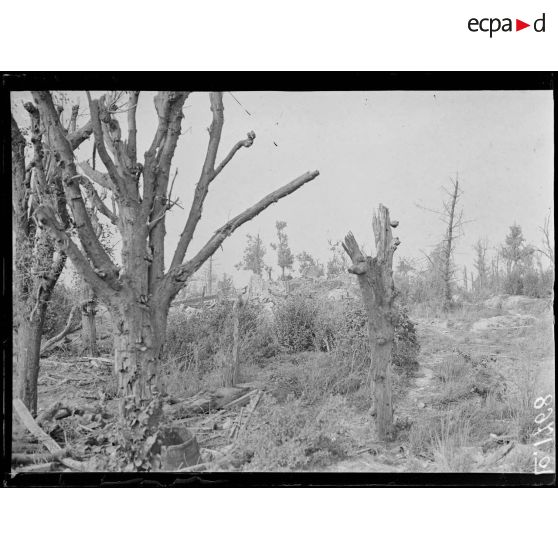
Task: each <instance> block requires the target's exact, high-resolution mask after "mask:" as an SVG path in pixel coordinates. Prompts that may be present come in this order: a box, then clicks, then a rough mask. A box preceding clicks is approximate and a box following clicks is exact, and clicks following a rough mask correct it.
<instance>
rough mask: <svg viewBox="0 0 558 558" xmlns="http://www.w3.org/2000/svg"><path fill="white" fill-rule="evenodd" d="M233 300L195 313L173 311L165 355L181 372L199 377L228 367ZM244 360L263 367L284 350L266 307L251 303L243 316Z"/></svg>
mask: <svg viewBox="0 0 558 558" xmlns="http://www.w3.org/2000/svg"><path fill="white" fill-rule="evenodd" d="M232 307H233V303H232V302H231V301H221V302H219V303H217V304H215V306H213V307H211V308H206V309H203V310H202V311H200V312H198V313H194V314H190V315H188V314H186V313H185V312H180V311H176V312H172V313H171V314H170V316H169V320H168V324H167V342H166V345H165V355H166V360H167V362H171V363H173V365H172V368H173V369H174V370H175V371H176V370H178V372H181V373H183V372H186V371H188V370H191V371H193V372H195V374H196V375H197V376H198V378H199V377H201V376H203V375H204V374H208V373H210V372H213V371H216V370H218V369H220V368H222V366H223V365H224V362H225V361H227V360H228V358H229V357H230V354H231V352H232V317H233V314H232ZM239 330H240V339H241V345H240V359H241V362H243V363H245V364H246V363H256V364H261V363H262V362H263V361H264V360H265V359H267V358H270V357H272V356H274V355H275V354H277V352H278V351H279V350H280V348H279V345H278V342H277V340H276V338H275V336H274V334H273V328H272V327H271V325H270V323H269V320H267V319H266V317H265V314H264V313H263V312H262V308H261V307H260V306H259V305H258V304H256V303H254V302H250V303H248V304H246V305H244V306H243V307H242V309H241V310H240V316H239Z"/></svg>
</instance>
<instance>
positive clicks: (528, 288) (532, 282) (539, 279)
mask: <svg viewBox="0 0 558 558" xmlns="http://www.w3.org/2000/svg"><path fill="white" fill-rule="evenodd" d="M553 287H554V273H553V272H552V270H546V271H544V272H543V273H536V272H535V271H529V272H528V273H526V274H525V276H524V277H523V294H524V295H526V296H532V297H535V298H547V297H549V296H551V295H552V291H553Z"/></svg>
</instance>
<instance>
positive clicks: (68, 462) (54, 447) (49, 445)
mask: <svg viewBox="0 0 558 558" xmlns="http://www.w3.org/2000/svg"><path fill="white" fill-rule="evenodd" d="M13 405H14V410H15V411H16V413H17V416H18V417H19V420H20V421H21V423H22V424H23V426H25V428H27V430H29V432H30V433H31V434H33V436H35V438H36V439H37V440H38V441H39V442H41V443H42V444H43V445H44V446H45V447H46V449H47V450H48V451H49V452H50V453H52V455H53V457H54V458H55V459H56V460H57V461H60V463H62V464H63V465H65V466H66V467H69V468H70V469H74V470H76V471H87V464H86V463H82V462H81V461H76V460H75V459H70V458H69V457H58V456H59V455H60V452H62V451H63V450H62V448H61V447H60V446H59V445H58V443H57V442H55V441H54V440H53V439H52V438H51V437H50V436H49V435H48V434H47V433H46V432H45V431H44V430H43V429H42V428H41V427H40V426H39V425H38V424H37V423H36V422H35V419H34V418H33V417H32V416H31V413H30V412H29V410H28V409H27V407H26V406H25V405H24V403H23V401H21V399H14V401H13Z"/></svg>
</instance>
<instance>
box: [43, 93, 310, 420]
mask: <svg viewBox="0 0 558 558" xmlns="http://www.w3.org/2000/svg"><path fill="white" fill-rule="evenodd" d="M32 94H33V98H34V99H35V102H36V104H37V105H38V107H39V110H40V112H41V117H42V119H43V121H44V123H45V127H46V128H47V130H48V135H49V138H51V149H52V151H53V153H54V154H55V156H56V157H57V159H58V161H59V168H60V169H61V174H62V183H63V185H64V193H65V196H66V200H67V202H68V205H69V207H70V210H71V213H72V217H73V221H74V223H75V228H76V231H77V234H78V237H79V241H80V244H81V249H80V247H78V245H77V243H76V242H74V240H73V239H72V238H71V237H70V235H69V234H68V233H67V232H66V231H65V230H64V228H63V227H61V226H60V223H59V220H58V217H57V215H56V213H55V212H54V211H53V210H52V208H50V207H49V206H46V205H42V206H41V207H40V208H39V209H38V210H37V217H38V219H39V222H40V223H41V225H42V226H45V227H48V228H49V230H50V231H51V232H52V234H53V235H54V237H55V238H56V239H57V240H58V241H59V242H61V243H62V244H63V245H64V246H65V250H66V252H67V254H68V256H69V257H70V258H71V260H72V262H73V264H74V266H75V267H76V269H77V270H78V272H79V273H80V274H81V275H82V276H83V277H84V278H85V280H86V281H87V282H88V283H89V285H90V286H91V288H92V289H93V291H94V293H95V294H96V295H97V296H98V297H99V298H100V299H101V300H102V301H103V302H104V304H105V305H106V306H107V308H108V310H109V312H110V315H111V318H112V323H113V327H114V336H115V339H114V347H115V354H114V366H115V372H116V374H117V377H118V384H119V393H120V395H121V413H122V415H123V416H124V417H126V418H127V419H128V422H129V424H132V425H133V424H135V422H134V420H135V419H137V418H138V417H143V418H141V420H139V419H138V420H139V422H140V423H142V422H143V423H144V422H145V420H146V419H145V414H146V413H147V414H148V415H150V416H156V415H157V414H158V413H159V411H156V409H157V408H159V409H160V401H159V399H158V398H157V395H158V394H160V393H161V391H162V389H163V388H164V386H163V385H162V382H161V378H160V376H159V374H158V370H159V362H160V358H161V354H162V349H163V345H164V342H165V337H166V324H167V316H168V311H169V307H170V304H171V301H172V300H173V299H174V298H175V297H176V295H177V294H178V293H179V291H180V290H181V289H182V288H183V287H184V286H185V285H186V283H187V281H188V279H189V278H190V277H191V276H192V275H193V274H194V273H195V272H196V271H197V270H198V269H199V268H200V267H201V266H202V265H203V263H204V262H205V261H207V260H208V258H210V257H211V256H212V255H213V254H214V253H215V251H216V250H217V249H218V248H219V247H220V246H221V244H222V243H223V241H224V240H225V239H226V238H227V237H228V236H230V235H231V234H232V233H233V232H234V231H235V230H236V229H237V228H238V227H240V226H241V225H243V224H244V223H246V222H247V221H250V220H251V219H252V218H254V217H255V216H256V215H258V214H259V213H261V212H262V211H263V210H264V209H266V208H267V207H268V206H269V205H271V204H272V203H275V202H277V201H278V200H280V199H281V198H283V197H285V196H288V195H289V194H291V193H293V192H295V191H296V190H297V189H298V188H300V187H301V186H302V185H304V184H305V183H307V182H309V181H310V180H313V179H314V178H315V177H316V176H318V174H319V173H318V171H314V172H307V173H305V174H303V175H301V176H299V177H298V178H296V179H294V180H293V181H291V182H289V183H288V184H287V185H285V186H283V187H282V188H279V189H277V190H275V191H274V192H272V193H271V194H268V195H267V196H265V197H264V198H262V199H261V200H260V201H258V202H257V203H256V204H254V205H253V206H251V207H249V208H248V209H246V210H245V211H243V212H242V213H240V214H239V215H237V216H236V217H234V218H232V219H231V220H230V221H228V222H227V223H225V224H224V225H223V226H221V227H219V228H218V229H217V230H216V231H215V233H214V234H213V236H211V238H209V240H208V241H207V242H206V243H205V244H204V245H203V247H202V248H201V249H200V250H199V251H198V252H197V253H195V254H189V255H188V258H187V260H186V261H184V259H185V257H186V255H187V252H188V248H189V246H190V243H191V241H192V238H193V236H194V232H195V230H196V227H197V225H198V222H199V220H200V219H201V216H202V211H203V205H204V201H205V199H206V196H207V194H208V191H209V186H210V184H211V183H212V182H213V181H214V180H215V179H216V178H217V177H218V176H219V174H220V173H221V171H222V170H223V169H224V168H225V167H226V166H227V165H228V164H229V163H230V162H231V160H232V159H233V157H234V155H235V154H236V153H237V152H238V151H239V150H240V149H241V148H242V147H246V148H248V147H250V146H251V145H252V144H253V142H254V138H255V134H254V133H253V132H249V133H248V135H247V138H246V139H243V140H240V141H238V142H237V143H236V144H235V145H234V146H233V147H232V149H231V150H230V151H229V152H228V154H227V155H226V156H225V157H224V158H223V160H222V161H221V162H220V163H218V164H217V154H218V149H219V145H220V141H221V131H222V128H223V123H224V116H223V113H224V107H223V97H222V93H210V95H209V98H210V105H211V112H212V122H211V125H210V127H209V143H208V147H207V152H206V155H205V160H204V163H203V167H202V170H201V174H200V177H199V180H198V183H197V185H196V188H195V192H194V198H193V201H192V205H191V207H190V210H189V214H188V218H187V220H186V222H185V225H184V229H183V231H182V234H181V235H180V239H179V241H178V244H177V246H176V250H175V252H174V255H173V257H172V259H171V262H170V265H169V266H168V268H166V267H165V253H164V237H165V217H166V214H167V212H168V211H169V210H170V209H171V208H172V207H173V205H174V204H175V203H176V201H173V200H172V199H171V193H172V182H170V180H169V178H170V173H171V165H172V161H173V157H174V153H175V149H176V145H177V142H178V139H179V136H180V130H181V122H182V118H183V113H182V109H183V106H184V102H185V101H186V99H187V98H188V96H189V92H185V91H174V92H169V91H161V92H158V93H157V95H155V98H154V104H155V110H156V113H157V116H158V125H157V129H156V132H155V135H154V137H153V140H152V142H151V145H150V147H149V148H148V150H147V151H146V152H145V155H144V159H143V163H140V162H139V161H138V156H137V144H136V135H137V126H136V107H137V103H138V98H139V91H132V92H130V94H129V97H128V101H127V103H126V104H125V105H123V106H117V103H116V102H115V100H114V97H112V96H111V95H110V94H107V95H103V96H102V97H101V98H100V99H92V98H91V96H90V95H89V93H88V92H87V96H88V100H89V109H90V114H91V121H92V126H93V135H94V140H95V146H96V152H97V154H98V156H99V158H100V160H101V161H102V163H103V165H104V167H105V169H106V172H101V171H99V170H95V169H93V168H92V167H91V166H90V165H89V164H88V163H87V162H82V163H80V165H79V167H80V169H81V171H82V172H83V173H84V174H85V175H86V176H87V177H88V178H89V179H90V180H91V181H93V182H95V183H96V184H97V185H98V186H99V187H100V188H102V189H105V190H107V191H108V192H109V194H110V195H111V196H112V198H113V199H114V205H113V207H112V208H109V207H107V206H106V205H105V204H104V203H102V202H101V204H102V205H100V206H99V211H100V212H101V213H102V214H104V215H105V216H107V217H108V218H109V219H110V220H114V222H115V223H116V225H117V227H118V229H119V232H120V236H121V239H122V252H121V265H120V266H119V265H117V264H116V263H115V262H114V261H113V260H112V258H111V257H110V256H109V254H108V253H107V251H106V250H105V249H104V248H103V246H102V244H101V243H100V241H99V239H98V238H97V236H96V235H95V233H94V230H93V225H92V223H91V219H90V216H89V213H88V212H87V211H86V207H85V203H84V198H83V195H82V191H81V188H80V185H81V183H82V178H81V176H80V172H79V171H78V166H77V165H76V162H75V160H74V155H73V152H72V149H71V145H70V143H69V141H68V139H67V138H66V135H65V134H64V130H63V129H62V126H61V124H60V121H59V119H58V117H57V114H56V109H55V107H54V104H53V102H52V97H51V95H50V93H49V92H48V91H33V92H32ZM122 111H125V112H126V117H127V121H128V134H127V138H123V137H122V132H121V129H120V124H119V122H118V119H117V117H116V116H115V114H116V113H117V112H122ZM169 183H170V189H169ZM158 401H159V402H158ZM144 411H145V412H144ZM148 411H149V412H148ZM149 420H151V419H149ZM136 422H137V421H136ZM150 424H151V423H150Z"/></svg>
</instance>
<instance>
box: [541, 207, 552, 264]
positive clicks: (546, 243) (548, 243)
mask: <svg viewBox="0 0 558 558" xmlns="http://www.w3.org/2000/svg"><path fill="white" fill-rule="evenodd" d="M539 230H540V231H541V232H542V234H543V247H542V249H541V248H538V249H537V251H538V252H540V253H541V254H543V255H544V256H546V257H547V258H548V259H549V260H550V263H551V265H552V269H554V265H555V264H554V243H553V242H552V236H551V234H550V213H549V214H548V215H547V216H546V217H545V219H544V225H543V226H542V227H539Z"/></svg>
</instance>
